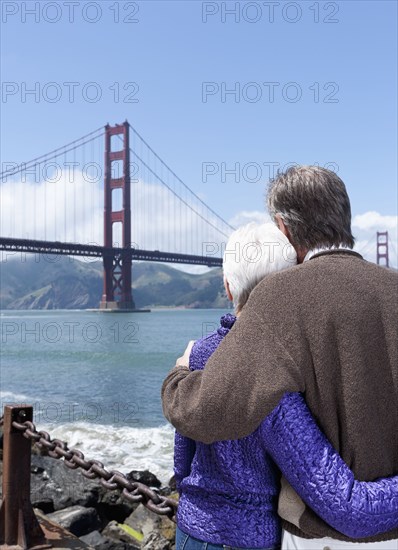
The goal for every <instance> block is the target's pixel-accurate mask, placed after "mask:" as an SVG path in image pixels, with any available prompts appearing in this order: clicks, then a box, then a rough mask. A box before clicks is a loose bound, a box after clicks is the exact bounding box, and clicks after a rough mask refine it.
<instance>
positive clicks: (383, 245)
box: [377, 231, 389, 267]
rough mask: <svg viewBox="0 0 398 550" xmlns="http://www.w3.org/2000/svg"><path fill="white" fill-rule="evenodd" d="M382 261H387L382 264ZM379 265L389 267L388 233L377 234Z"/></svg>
mask: <svg viewBox="0 0 398 550" xmlns="http://www.w3.org/2000/svg"><path fill="white" fill-rule="evenodd" d="M382 260H385V261H384V262H382ZM377 265H384V266H385V267H389V259H388V231H384V232H379V231H378V232H377Z"/></svg>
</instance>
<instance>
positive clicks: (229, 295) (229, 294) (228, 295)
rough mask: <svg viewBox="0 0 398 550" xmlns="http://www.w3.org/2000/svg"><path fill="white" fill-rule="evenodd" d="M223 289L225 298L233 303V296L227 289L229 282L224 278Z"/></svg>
mask: <svg viewBox="0 0 398 550" xmlns="http://www.w3.org/2000/svg"><path fill="white" fill-rule="evenodd" d="M224 288H225V292H226V293H227V298H228V300H229V301H230V302H233V301H234V299H233V296H232V294H231V290H230V288H229V282H228V281H227V279H226V278H225V277H224Z"/></svg>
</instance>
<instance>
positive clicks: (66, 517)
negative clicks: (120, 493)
mask: <svg viewBox="0 0 398 550" xmlns="http://www.w3.org/2000/svg"><path fill="white" fill-rule="evenodd" d="M47 517H48V519H50V520H51V521H54V522H55V523H58V525H61V526H62V527H64V528H65V529H66V530H67V531H70V532H71V533H72V534H73V535H76V536H77V537H81V536H82V535H87V533H90V531H94V530H95V529H98V528H99V527H100V526H101V521H100V519H99V517H98V514H97V512H96V510H95V508H84V506H70V507H69V508H65V509H64V510H58V511H57V512H53V513H52V514H48V515H47Z"/></svg>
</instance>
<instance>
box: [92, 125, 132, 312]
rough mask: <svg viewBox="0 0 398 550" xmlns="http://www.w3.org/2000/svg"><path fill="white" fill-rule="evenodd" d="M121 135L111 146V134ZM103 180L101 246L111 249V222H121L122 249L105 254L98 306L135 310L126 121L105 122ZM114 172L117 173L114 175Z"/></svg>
mask: <svg viewBox="0 0 398 550" xmlns="http://www.w3.org/2000/svg"><path fill="white" fill-rule="evenodd" d="M118 135H120V136H123V138H122V139H123V148H122V149H121V150H115V151H113V150H112V145H113V143H112V142H113V140H112V136H118ZM120 162H121V163H122V166H123V169H122V171H120V172H121V174H119V173H118V172H117V170H116V169H114V168H117V167H118V166H116V165H119V166H120ZM104 166H105V181H104V193H105V198H104V246H105V247H106V248H109V249H112V247H113V246H114V244H113V241H114V239H113V229H114V227H113V224H114V223H121V224H122V243H118V244H117V245H115V246H117V247H120V246H121V247H122V248H123V249H124V251H123V252H121V253H117V254H115V253H114V252H111V251H110V253H109V254H105V255H104V257H103V262H104V291H103V295H102V300H101V303H100V309H103V310H113V311H131V310H135V304H134V300H133V295H132V291H131V266H132V258H131V254H129V251H130V248H131V205H130V144H129V123H128V122H127V121H126V122H124V123H123V124H116V126H109V124H107V125H106V126H105V163H104ZM115 174H116V176H117V177H114V176H115ZM116 189H121V190H122V195H123V205H122V209H121V210H115V209H114V208H113V206H114V204H113V202H114V199H115V190H116Z"/></svg>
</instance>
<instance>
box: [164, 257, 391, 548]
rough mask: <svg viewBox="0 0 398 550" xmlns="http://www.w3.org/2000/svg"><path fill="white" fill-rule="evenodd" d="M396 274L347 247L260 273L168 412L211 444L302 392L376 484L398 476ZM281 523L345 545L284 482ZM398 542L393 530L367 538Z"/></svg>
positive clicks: (177, 382)
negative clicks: (233, 319)
mask: <svg viewBox="0 0 398 550" xmlns="http://www.w3.org/2000/svg"><path fill="white" fill-rule="evenodd" d="M397 342H398V274H397V272H395V271H393V270H389V269H385V268H381V267H378V266H376V265H374V264H372V263H369V262H366V261H365V260H363V258H362V257H361V256H359V255H358V254H356V253H354V252H351V251H328V252H321V253H319V254H317V255H316V256H314V257H313V258H312V259H311V260H310V261H308V262H305V263H304V264H302V265H299V266H295V267H293V268H291V269H287V270H285V271H282V272H279V273H275V274H273V275H271V276H269V277H266V278H265V279H264V280H263V281H261V282H260V284H259V285H258V286H257V287H256V288H255V289H254V290H253V292H252V293H251V295H250V298H249V301H248V302H247V304H246V306H245V307H244V308H243V311H242V313H241V315H240V317H239V319H238V321H237V322H236V323H235V326H234V327H233V328H232V330H231V331H230V333H229V334H228V335H227V336H226V337H225V338H224V340H223V341H222V343H221V344H220V346H219V347H218V349H217V350H216V351H215V353H214V354H213V355H212V356H211V358H210V360H209V361H208V363H207V364H206V368H205V370H203V371H189V369H188V368H187V367H181V366H180V367H175V368H174V369H172V370H171V371H170V373H169V375H168V376H167V378H166V380H165V381H164V383H163V387H162V399H163V411H164V414H165V416H166V418H168V420H170V422H171V423H172V424H173V425H174V426H175V427H176V428H177V430H178V431H179V432H180V433H182V434H183V435H186V436H189V437H191V438H192V439H196V440H199V441H203V442H205V443H212V442H214V441H218V440H223V439H237V438H240V437H243V436H246V435H248V434H250V433H251V432H252V431H253V430H254V429H255V428H256V427H257V426H258V425H259V424H260V423H261V421H262V420H263V419H264V418H265V417H266V416H267V415H268V414H269V413H270V412H271V411H272V410H273V409H274V407H275V406H276V405H277V404H278V402H279V400H280V399H281V397H282V396H283V395H284V393H285V392H295V391H299V392H303V393H304V394H305V398H306V401H307V404H308V406H309V407H310V409H311V412H312V414H313V415H314V417H315V419H316V420H317V421H318V423H319V425H320V427H321V428H322V430H323V431H324V433H325V435H326V436H327V437H328V438H329V440H330V441H331V443H332V444H333V446H334V447H335V448H336V449H337V451H338V452H339V453H340V455H341V456H342V458H343V460H344V461H345V462H346V463H347V464H348V466H349V467H350V468H351V469H352V470H353V472H354V474H355V477H356V479H358V480H367V481H371V480H374V479H376V478H378V477H384V476H391V475H394V474H398V366H397V365H398V352H397V347H398V345H397ZM279 513H280V515H281V517H282V518H283V519H284V520H285V521H284V527H285V528H286V529H287V530H288V531H290V532H292V533H294V534H296V535H298V536H301V537H307V538H317V537H326V536H328V537H333V538H337V539H341V540H350V539H347V537H345V536H344V535H341V534H340V533H338V532H337V531H335V530H334V529H332V528H331V527H329V526H328V525H327V524H326V523H325V522H323V520H321V519H320V518H319V517H318V516H317V515H316V514H315V513H314V512H312V510H310V509H309V508H308V507H307V506H305V504H304V503H303V502H302V501H301V499H300V498H299V497H298V496H297V495H296V493H295V492H294V491H293V489H292V488H291V487H290V486H289V485H288V484H287V482H284V483H283V484H282V491H281V494H280V499H279ZM393 538H398V530H394V531H393V532H389V533H388V534H384V535H379V536H375V537H371V538H368V539H362V541H363V542H365V541H369V542H371V541H379V540H387V539H393Z"/></svg>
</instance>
